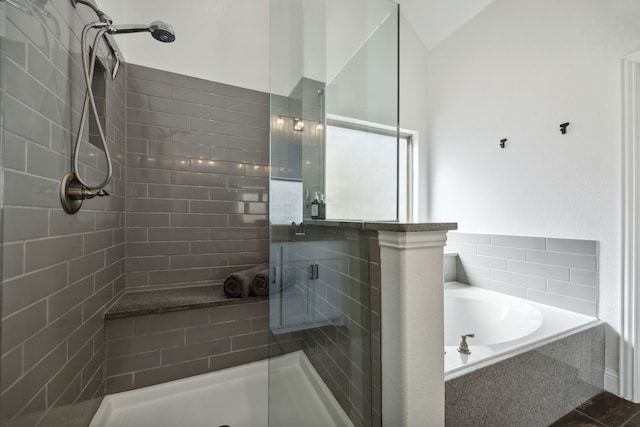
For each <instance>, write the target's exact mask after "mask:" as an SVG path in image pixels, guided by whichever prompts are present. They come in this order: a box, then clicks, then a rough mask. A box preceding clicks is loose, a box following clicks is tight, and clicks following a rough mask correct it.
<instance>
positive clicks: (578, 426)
mask: <svg viewBox="0 0 640 427" xmlns="http://www.w3.org/2000/svg"><path fill="white" fill-rule="evenodd" d="M603 426H604V427H622V426H625V427H640V403H633V402H629V401H628V400H624V399H622V398H620V397H617V396H615V395H613V394H611V393H607V392H603V393H600V394H598V395H597V396H594V397H593V398H591V399H589V400H587V401H586V402H584V403H583V404H582V405H580V406H578V407H577V408H576V409H574V410H573V411H571V412H569V413H568V414H567V415H565V416H564V417H562V418H560V419H559V420H558V421H556V422H555V423H553V424H551V426H549V427H603Z"/></svg>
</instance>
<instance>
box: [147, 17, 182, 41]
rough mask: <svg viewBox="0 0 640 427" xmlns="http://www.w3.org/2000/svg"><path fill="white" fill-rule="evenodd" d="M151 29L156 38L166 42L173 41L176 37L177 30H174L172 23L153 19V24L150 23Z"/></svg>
mask: <svg viewBox="0 0 640 427" xmlns="http://www.w3.org/2000/svg"><path fill="white" fill-rule="evenodd" d="M149 31H151V35H152V36H153V38H154V39H156V40H158V41H161V42H164V43H171V42H172V41H174V40H175V39H176V32H175V31H173V28H172V27H171V25H169V24H167V23H166V22H162V21H153V22H152V23H151V25H149Z"/></svg>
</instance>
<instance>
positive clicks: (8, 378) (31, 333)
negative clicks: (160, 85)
mask: <svg viewBox="0 0 640 427" xmlns="http://www.w3.org/2000/svg"><path fill="white" fill-rule="evenodd" d="M24 5H25V7H26V8H27V10H26V11H22V10H20V9H18V8H16V7H13V6H12V5H10V4H4V3H3V4H2V6H3V7H4V8H5V10H6V20H5V21H4V25H6V29H7V31H6V32H5V33H4V37H3V42H4V45H5V46H7V47H8V49H7V50H6V51H5V53H6V56H5V57H4V58H3V61H4V63H3V68H2V74H3V77H5V79H3V82H4V85H5V86H4V87H3V95H4V96H3V103H4V106H3V107H4V108H3V114H4V129H3V154H5V156H3V173H4V177H5V186H4V189H5V193H4V206H3V214H4V218H3V236H4V247H3V249H4V253H5V256H4V259H3V286H2V317H3V318H2V364H1V365H2V375H1V376H2V387H1V388H2V390H1V392H0V400H2V412H1V419H2V421H1V422H0V423H1V424H2V425H7V426H12V425H29V426H36V425H37V426H58V425H78V426H83V425H87V424H88V423H89V420H90V419H91V416H92V415H93V412H94V411H95V409H96V408H97V405H98V404H99V403H100V400H101V397H102V395H103V393H104V385H105V381H104V376H103V367H104V359H105V344H104V321H103V313H104V310H105V307H107V306H108V305H109V304H110V303H111V301H113V300H114V299H115V298H117V297H118V296H119V295H120V294H121V293H122V291H123V289H124V233H123V227H124V197H125V194H124V171H125V169H124V164H123V162H124V158H123V156H124V152H125V147H124V142H125V139H124V134H125V126H126V123H125V120H124V114H123V111H124V107H125V83H126V79H125V76H124V73H121V74H120V76H119V78H118V79H117V80H115V81H111V80H108V79H104V80H103V86H104V89H105V90H104V91H103V92H101V93H100V96H101V97H102V99H103V102H104V108H103V109H102V110H101V111H102V114H103V115H104V114H105V111H106V117H103V120H105V123H106V134H107V135H106V136H107V144H108V146H109V149H110V150H111V152H112V156H113V157H112V158H113V160H114V180H113V182H112V184H110V185H109V187H108V188H107V190H108V191H109V193H110V194H111V195H110V196H109V198H108V200H105V199H100V200H98V199H96V200H89V201H86V202H84V205H83V208H82V210H81V211H80V212H79V213H78V214H76V215H75V216H69V215H67V214H66V213H64V212H63V211H62V207H61V205H60V201H59V197H58V187H59V182H60V179H61V178H62V174H63V173H64V172H66V171H68V170H70V169H71V166H70V156H71V151H72V144H73V135H74V134H75V133H76V132H77V127H78V124H79V119H80V111H79V110H80V109H81V106H82V101H83V97H84V93H83V89H82V88H83V87H84V78H83V74H82V66H81V56H80V42H79V35H80V31H81V29H82V26H83V25H84V23H88V22H91V21H92V20H94V19H95V17H94V16H92V13H90V12H89V10H88V9H87V8H82V7H80V8H78V9H75V8H74V7H73V6H72V4H71V2H48V3H46V4H44V5H43V6H42V7H43V8H44V11H46V12H47V13H46V15H45V14H42V13H40V11H38V10H36V8H35V6H34V9H33V10H32V9H31V5H30V3H24ZM99 56H100V57H101V58H106V50H105V48H104V47H101V49H100V54H99ZM81 154H82V156H81V164H80V171H79V172H80V173H81V174H82V175H83V176H85V177H87V178H88V179H90V180H91V181H97V180H99V179H102V178H103V177H104V173H105V172H104V171H105V168H104V160H100V161H98V160H96V159H100V158H101V157H104V154H103V152H102V151H100V150H98V149H97V148H96V147H95V146H93V145H91V144H90V143H89V137H88V132H87V133H86V134H85V138H84V141H83V145H82V149H81Z"/></svg>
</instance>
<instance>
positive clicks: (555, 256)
mask: <svg viewBox="0 0 640 427" xmlns="http://www.w3.org/2000/svg"><path fill="white" fill-rule="evenodd" d="M445 249H446V251H447V252H453V253H457V254H458V262H457V265H456V270H455V271H456V273H455V278H456V280H458V281H459V282H463V283H468V284H471V285H474V286H478V287H482V288H486V289H489V290H493V291H497V292H501V293H505V294H508V295H512V296H517V297H520V298H525V299H529V300H531V301H536V302H540V303H543V304H547V305H552V306H554V307H559V308H563V309H566V310H571V311H575V312H578V313H581V314H586V315H589V316H594V317H597V316H598V296H599V294H598V292H599V285H598V283H599V280H598V271H599V270H598V255H599V254H598V242H596V241H594V240H578V239H558V238H545V237H527V236H503V235H493V234H473V233H460V232H450V233H449V234H448V239H447V246H446V248H445ZM445 262H446V259H445ZM446 271H447V269H446V268H445V272H446ZM452 277H453V274H452V273H451V272H449V273H448V275H447V276H446V279H448V280H451V279H452Z"/></svg>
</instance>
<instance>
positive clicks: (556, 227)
mask: <svg viewBox="0 0 640 427" xmlns="http://www.w3.org/2000/svg"><path fill="white" fill-rule="evenodd" d="M635 50H640V2H638V1H637V0H618V1H615V2H602V1H599V0H563V1H561V2H558V1H555V0H539V1H535V2H532V1H529V0H497V1H496V2H495V3H493V4H492V5H490V6H489V7H487V8H486V9H485V10H484V11H482V12H481V13H480V14H479V15H478V16H476V17H475V18H474V19H473V20H471V21H470V22H469V23H468V24H466V25H465V26H463V27H462V28H461V29H460V30H458V31H457V32H455V33H454V34H453V35H452V36H451V37H450V38H448V39H447V40H445V41H444V42H443V43H441V44H439V45H438V46H437V47H435V48H434V49H432V50H431V51H430V52H429V55H428V61H429V69H428V74H427V76H428V82H429V84H428V96H429V111H428V114H427V115H426V116H427V117H428V118H429V140H430V150H431V152H430V162H429V168H430V177H431V183H430V193H431V211H430V219H432V220H445V221H457V222H458V224H459V228H460V230H462V231H467V232H482V233H496V234H516V235H534V236H553V237H567V238H576V239H594V240H598V241H599V242H600V255H601V258H600V259H601V263H600V266H599V267H600V283H601V292H600V316H601V318H602V319H604V320H606V321H607V322H608V323H609V324H610V325H611V326H612V327H613V328H614V329H615V330H616V331H619V328H620V298H621V297H620V292H621V275H620V269H621V263H620V256H621V252H620V227H621V225H620V224H621V223H620V221H621V219H620V215H621V213H620V212H621V209H620V197H621V184H620V180H621V175H620V165H621V158H620V156H621V154H620V153H621V143H620V102H621V101H620V100H621V98H620V84H621V82H620V59H621V58H622V57H624V56H625V55H627V54H629V53H632V52H633V51H635ZM566 121H568V122H571V125H570V126H569V128H568V133H567V134H566V135H561V134H560V132H559V124H560V123H562V122H566ZM502 138H508V142H507V145H506V148H505V149H500V148H499V146H498V143H499V140H500V139H502ZM607 366H608V367H609V368H615V369H617V343H612V342H611V341H610V342H609V343H608V349H607Z"/></svg>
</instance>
